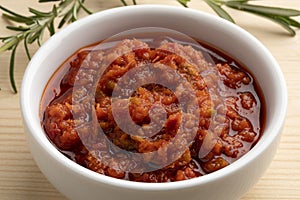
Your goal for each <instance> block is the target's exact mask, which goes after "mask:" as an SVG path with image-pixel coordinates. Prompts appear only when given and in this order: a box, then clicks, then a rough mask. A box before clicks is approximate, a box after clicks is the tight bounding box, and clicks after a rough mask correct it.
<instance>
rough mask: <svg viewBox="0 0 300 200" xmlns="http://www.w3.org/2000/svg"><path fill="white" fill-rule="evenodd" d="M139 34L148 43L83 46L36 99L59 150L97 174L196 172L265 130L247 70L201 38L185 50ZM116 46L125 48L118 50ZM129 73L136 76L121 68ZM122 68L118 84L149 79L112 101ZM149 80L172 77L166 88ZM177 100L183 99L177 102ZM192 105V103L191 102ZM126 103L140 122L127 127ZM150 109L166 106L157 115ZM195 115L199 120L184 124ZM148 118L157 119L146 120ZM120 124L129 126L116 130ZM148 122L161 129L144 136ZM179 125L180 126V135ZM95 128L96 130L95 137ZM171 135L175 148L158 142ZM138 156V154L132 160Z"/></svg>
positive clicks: (240, 151)
mask: <svg viewBox="0 0 300 200" xmlns="http://www.w3.org/2000/svg"><path fill="white" fill-rule="evenodd" d="M145 41H149V40H147V38H146V39H145V40H142V39H141V40H135V39H132V40H122V41H119V42H118V43H116V44H115V45H114V46H113V47H112V48H110V49H107V50H99V49H98V50H97V49H94V47H96V45H97V44H94V45H91V46H88V47H84V48H82V49H80V50H78V51H77V52H75V53H74V54H73V55H72V56H71V57H70V58H68V59H67V60H66V61H65V62H64V63H63V64H62V66H61V67H60V68H59V69H58V70H57V72H56V73H55V74H54V75H53V76H52V78H51V79H50V81H49V83H48V85H47V87H46V89H45V92H44V96H43V98H42V101H41V118H42V122H41V123H42V126H43V128H44V130H45V132H46V134H47V136H48V137H49V139H50V140H51V141H52V142H53V144H54V145H55V146H56V147H57V148H58V150H59V151H61V152H62V153H63V154H65V155H66V156H67V157H68V158H70V159H71V160H73V161H74V162H76V163H78V164H80V165H82V166H84V167H86V168H88V169H90V170H93V171H95V172H98V173H100V174H105V175H107V176H111V177H115V178H119V179H126V180H132V181H140V182H170V181H180V180H185V179H190V178H194V177H199V176H202V175H205V174H208V173H212V172H214V171H217V170H219V169H221V168H223V167H226V166H227V165H229V164H231V163H232V162H234V161H236V160H237V159H239V158H240V157H241V156H243V155H244V154H245V153H247V152H248V151H249V150H250V149H251V148H252V147H253V146H254V145H255V144H256V143H257V141H258V140H259V138H260V136H261V134H262V132H263V124H264V119H265V116H264V113H265V112H264V109H265V106H264V101H263V96H262V93H261V92H260V89H259V87H258V84H257V83H256V81H255V78H254V77H253V76H252V75H251V73H250V72H249V71H247V70H246V67H244V66H242V64H241V63H239V62H238V61H237V60H234V59H233V58H231V57H230V56H228V55H226V54H225V53H223V52H221V51H219V50H217V49H216V48H214V47H211V46H209V45H206V44H204V43H202V42H199V46H196V47H195V46H193V47H191V46H188V45H186V44H184V43H180V41H174V40H172V39H170V38H169V39H168V40H159V42H157V41H155V42H156V43H157V44H158V45H157V46H158V47H157V48H150V47H149V42H148V43H147V42H145ZM152 42H153V40H152ZM124 49H129V50H130V49H133V51H126V52H127V53H126V54H123V53H122V52H125V50H124ZM120 52H121V53H120ZM112 58H113V59H112ZM104 63H108V64H107V66H106V65H104ZM215 63H216V64H215ZM103 66H105V67H103ZM147 66H151V67H152V68H151V67H149V68H147ZM139 67H140V68H141V71H139ZM169 69H170V73H169ZM130 70H137V72H138V73H137V74H134V75H133V74H131V75H130V74H129V75H128V72H129V71H130ZM143 70H144V71H143ZM147 70H148V71H147ZM151 70H154V71H155V72H156V73H154V71H151ZM99 71H100V72H101V73H102V74H101V76H100V75H99ZM172 71H175V74H172V73H171V72H172ZM146 72H147V73H148V72H149V73H148V75H147V73H146ZM126 73H127V74H126ZM151 73H154V74H153V76H152V75H151ZM149 74H150V75H149ZM125 75H128V77H129V78H128V77H127V79H126V78H124V79H123V80H122V81H124V83H126V84H127V85H128V84H130V83H131V82H134V81H137V82H138V81H141V82H143V80H146V79H147V80H150V82H149V83H147V84H142V85H140V86H139V87H137V88H135V89H134V90H133V91H131V93H130V94H129V98H128V99H122V98H120V99H117V100H116V101H115V103H116V104H114V103H112V96H113V94H114V93H113V92H114V90H115V89H116V85H118V83H119V81H120V80H121V79H122V77H124V76H125ZM130 77H131V78H130ZM178 77H181V78H180V79H179V78H178ZM182 80H184V81H186V82H187V83H188V84H189V85H190V86H189V87H190V89H192V91H193V92H192V93H193V95H194V96H193V95H192V96H191V97H193V98H190V99H189V97H188V96H189V95H190V94H189V93H190V91H189V90H188V88H187V87H183V86H184V84H185V83H183V85H180V84H181V82H180V81H182ZM126 81H127V82H126ZM157 81H158V82H159V81H160V82H163V83H166V85H168V84H171V85H172V82H180V84H177V85H176V84H174V88H168V87H166V85H163V84H159V83H160V82H159V83H158V82H157ZM119 89H120V88H119ZM122 90H123V91H125V89H124V88H121V89H120V91H122ZM174 91H175V92H174ZM119 96H120V95H119ZM184 100H186V101H187V102H188V103H186V104H185V105H184V106H182V105H181V104H180V103H181V101H184ZM190 102H191V103H190ZM195 102H196V105H197V106H198V108H197V109H196V108H195V109H194V107H192V104H193V106H194V105H195ZM124 105H127V106H128V107H126V106H124ZM113 106H115V107H114V108H113ZM124 107H125V109H124ZM126 109H128V112H129V114H130V118H131V120H132V121H133V122H134V124H135V125H137V126H139V127H142V129H133V128H132V127H131V126H129V125H128V124H129V122H128V120H129V119H128V116H127V115H126V114H124V113H125V111H126ZM155 109H158V110H159V109H163V110H164V112H165V115H164V116H165V118H164V120H163V121H162V119H163V118H162V117H161V116H160V115H159V114H158V115H157V114H155ZM153 110H154V114H153V115H152V116H150V115H151V112H152V111H153ZM190 110H192V111H190ZM196 111H197V112H196ZM113 112H115V113H117V115H118V116H119V118H120V119H121V120H120V121H119V122H118V121H117V120H116V118H115V115H114V113H113ZM149 113H150V114H149ZM191 113H198V115H197V116H196V117H195V116H193V115H192V114H191ZM193 119H196V120H197V123H198V125H197V126H194V125H193V124H192V123H190V122H192V121H193ZM155 121H156V122H158V123H157V124H154V125H153V124H151V123H152V122H155ZM122 123H123V124H122ZM126 124H127V125H128V126H127V128H128V130H123V129H122V126H123V127H124V126H125V128H126ZM149 124H151V125H153V126H158V125H161V127H160V128H159V129H158V130H157V131H156V132H155V133H153V132H151V131H150V133H152V134H151V135H147V134H148V133H147V130H148V129H149ZM120 126H121V127H120ZM195 127H196V129H195ZM180 128H182V130H184V131H183V132H182V133H183V134H181V135H179V136H178V134H177V133H178V131H179V130H180ZM101 130H102V132H103V133H104V137H103V135H102V136H101V134H99V131H101ZM192 130H195V135H192V134H191V132H192ZM130 131H132V132H130ZM176 135H177V136H176ZM174 138H177V139H174ZM173 139H174V141H175V142H174V144H175V145H173V146H171V147H170V148H164V147H166V146H167V145H168V144H169V143H170V142H171V141H173ZM186 140H190V142H188V143H187V142H185V141H186ZM175 147H176V148H175ZM120 149H121V150H122V151H121V150H120ZM124 152H128V154H127V153H124ZM151 152H156V153H154V154H151ZM177 152H181V153H180V154H178V153H177ZM139 154H140V155H143V156H141V157H137V158H133V157H134V156H135V155H139ZM177 154H178V155H177ZM175 155H176V156H177V157H176V156H175ZM166 160H167V161H166ZM170 160H171V161H172V162H169V161H170ZM159 166H161V167H159ZM137 168H138V169H137Z"/></svg>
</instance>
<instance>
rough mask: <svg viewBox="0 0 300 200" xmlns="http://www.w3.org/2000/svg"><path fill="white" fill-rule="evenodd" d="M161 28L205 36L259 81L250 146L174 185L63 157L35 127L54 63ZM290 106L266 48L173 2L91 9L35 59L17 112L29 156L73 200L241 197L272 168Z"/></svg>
mask: <svg viewBox="0 0 300 200" xmlns="http://www.w3.org/2000/svg"><path fill="white" fill-rule="evenodd" d="M144 26H149V27H164V28H169V29H173V30H177V31H179V32H182V33H185V34H187V35H189V36H192V37H194V38H197V39H199V40H202V41H206V42H208V43H210V44H212V45H214V46H216V47H218V48H220V49H222V50H224V51H225V52H227V53H228V54H230V55H232V56H233V57H235V58H237V59H239V60H240V61H241V62H242V63H244V64H245V65H246V66H247V67H248V68H249V69H250V71H251V72H252V73H253V75H254V76H255V77H256V79H257V81H258V82H259V84H260V86H261V88H262V91H263V94H264V96H265V100H266V112H267V113H266V121H265V131H264V134H263V136H262V137H261V139H260V140H259V142H258V143H257V144H256V145H255V146H254V148H253V149H252V150H251V151H250V152H248V153H247V154H246V155H244V156H243V157H242V158H240V159H239V160H238V161H236V162H234V163H233V164H231V165H229V166H227V167H225V168H223V169H221V170H219V171H216V172H214V173H211V174H209V175H205V176H203V177H199V178H194V179H191V180H186V181H180V182H172V183H137V182H131V181H125V180H118V179H115V178H111V177H107V176H104V175H100V174H97V173H95V172H92V171H90V170H88V169H86V168H84V167H81V166H79V165H78V164H76V163H74V162H73V161H71V160H69V159H68V158H67V157H65V156H64V155H62V154H61V153H60V152H59V151H58V150H57V149H56V148H55V147H54V146H53V145H52V144H51V143H50V142H49V140H48V139H47V137H46V135H45V133H44V132H43V129H42V128H41V124H40V116H39V102H40V100H41V96H42V94H43V90H44V88H45V86H46V84H47V82H48V80H49V78H50V77H51V75H52V74H53V73H54V72H55V70H56V69H57V67H59V66H60V64H61V63H62V62H63V61H64V60H65V59H66V58H68V57H69V56H70V55H71V54H72V53H74V52H75V51H76V50H78V49H79V48H80V47H83V46H85V45H88V44H91V43H94V42H97V41H100V40H103V39H106V38H108V37H109V36H112V35H114V34H116V33H119V32H121V31H125V30H128V29H131V28H137V27H144ZM286 109H287V89H286V86H285V80H284V77H283V75H282V72H281V70H280V67H279V66H278V64H277V63H276V61H275V60H274V58H273V57H272V55H271V54H270V53H269V51H268V50H267V49H266V48H265V47H264V46H263V45H262V44H261V43H260V42H259V41H258V40H257V39H255V38H254V37H253V36H252V35H250V34H249V33H248V32H246V31H244V30H243V29H241V28H239V27H238V26H236V25H234V24H232V23H229V22H227V21H225V20H223V19H220V18H218V17H215V16H212V15H209V14H206V13H202V12H200V11H196V10H192V9H185V8H180V7H170V6H158V5H147V6H133V7H122V8H116V9H111V10H106V11H103V12H99V13H96V14H94V15H91V16H88V17H86V18H84V19H81V20H79V21H77V22H75V23H73V24H71V25H69V26H68V27H66V28H64V29H63V30H61V31H60V32H58V33H57V34H55V35H54V36H53V37H51V38H50V39H49V40H48V41H47V42H46V43H45V44H44V45H43V46H42V47H41V48H40V49H39V50H38V52H37V53H36V54H35V56H34V57H33V58H32V60H31V62H30V64H29V65H28V68H27V69H26V72H25V75H24V79H23V83H22V88H21V111H22V116H23V119H24V125H25V129H26V132H27V136H28V141H29V146H30V149H31V153H32V155H33V157H34V159H35V161H36V163H37V165H38V166H39V168H40V169H41V171H42V172H43V173H44V174H45V176H46V177H47V178H48V179H49V181H50V182H51V183H52V184H53V185H54V186H55V187H56V188H57V189H58V190H59V191H60V192H61V193H63V194H64V195H65V196H67V197H68V198H70V199H78V200H82V199H88V200H93V199H97V200H99V199H104V200H106V199H110V200H117V199H123V200H138V199H143V200H152V199H159V200H166V199H172V200H196V199H197V200H199V199H205V200H212V199H226V200H232V199H238V198H240V197H241V196H242V195H243V194H244V193H245V192H246V191H247V190H249V189H250V188H251V187H252V186H253V185H254V184H255V183H256V182H257V181H258V180H259V178H260V177H261V176H262V174H263V173H264V171H265V170H266V169H267V167H268V166H269V164H270V162H271V160H272V158H273V156H274V154H275V152H276V148H277V146H278V143H279V139H280V132H281V130H282V127H283V124H284V119H285V113H286Z"/></svg>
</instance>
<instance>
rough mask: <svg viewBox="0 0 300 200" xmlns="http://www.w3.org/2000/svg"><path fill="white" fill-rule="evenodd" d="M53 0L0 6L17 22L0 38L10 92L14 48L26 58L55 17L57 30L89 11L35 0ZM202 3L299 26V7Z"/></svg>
mask: <svg viewBox="0 0 300 200" xmlns="http://www.w3.org/2000/svg"><path fill="white" fill-rule="evenodd" d="M56 1H58V2H59V3H58V4H55V5H54V6H53V8H52V10H51V11H49V12H42V11H39V10H36V9H33V8H29V12H30V13H31V16H24V15H20V14H18V13H15V12H13V11H11V10H9V9H7V8H4V7H2V6H1V5H0V10H2V11H3V16H4V17H5V18H6V19H8V20H10V21H12V22H14V23H17V24H19V25H18V26H7V29H10V30H12V31H16V32H17V33H16V34H14V35H11V36H7V37H0V40H1V41H2V43H3V45H2V46H1V47H0V53H1V52H4V51H8V50H11V57H10V64H9V69H10V70H9V78H10V83H11V86H12V89H13V91H14V92H17V87H16V84H15V80H14V62H15V54H16V50H17V47H18V45H19V44H20V42H21V41H23V43H24V48H25V52H26V55H27V57H28V59H30V58H31V54H30V52H29V48H28V45H30V44H32V43H34V42H37V44H38V45H39V46H40V45H41V44H42V40H43V36H44V33H45V31H48V32H49V35H50V36H51V35H53V34H54V33H55V32H56V30H55V26H54V21H55V20H60V21H59V23H58V26H57V28H58V29H59V28H61V27H62V26H64V25H65V24H66V23H71V22H74V21H76V20H77V18H78V16H77V14H78V12H79V11H80V10H81V9H82V10H84V11H85V12H86V13H87V14H91V13H92V12H91V11H89V10H88V9H87V8H86V7H85V5H84V1H85V0H39V2H40V3H43V2H56ZM120 1H121V3H122V4H123V5H124V6H127V5H129V4H128V3H127V1H126V0H120ZM190 1H191V0H177V2H179V3H180V4H181V5H182V6H184V7H188V3H189V2H190ZM131 2H132V4H133V5H137V1H136V0H131ZM204 2H206V3H207V4H208V5H209V6H210V7H211V8H212V9H213V10H214V12H216V14H217V15H219V16H220V17H222V18H224V19H227V20H228V21H231V22H233V23H234V19H233V18H232V17H231V16H230V14H229V13H228V12H227V11H226V10H225V9H224V7H228V8H232V9H236V10H239V11H244V12H249V13H252V14H255V15H258V16H260V17H264V18H266V19H269V20H271V21H273V22H275V23H277V24H279V25H281V26H282V27H283V28H284V29H285V30H286V31H288V33H289V34H290V35H292V36H294V35H295V34H296V32H295V30H294V29H293V28H300V23H299V22H298V21H297V20H295V19H292V17H295V16H300V10H295V9H287V8H280V7H270V6H261V5H255V4H253V3H250V2H255V0H204Z"/></svg>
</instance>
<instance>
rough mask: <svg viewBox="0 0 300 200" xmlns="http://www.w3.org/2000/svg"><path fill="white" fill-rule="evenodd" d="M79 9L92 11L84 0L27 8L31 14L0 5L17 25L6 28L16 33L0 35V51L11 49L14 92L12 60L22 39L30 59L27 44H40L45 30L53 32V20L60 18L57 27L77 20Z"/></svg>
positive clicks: (14, 87) (49, 0)
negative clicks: (47, 7) (46, 8)
mask: <svg viewBox="0 0 300 200" xmlns="http://www.w3.org/2000/svg"><path fill="white" fill-rule="evenodd" d="M51 1H57V0H39V2H51ZM80 9H83V10H84V11H85V12H86V13H88V14H91V13H92V12H90V11H89V10H88V9H87V8H86V7H85V6H84V0H62V1H60V3H59V4H58V5H54V6H53V8H52V10H51V11H50V12H42V11H38V10H36V9H33V8H29V12H30V13H31V16H24V15H20V14H18V13H15V12H13V11H11V10H9V9H7V8H4V7H3V6H1V5H0V10H2V11H3V17H5V18H6V19H8V20H10V21H12V22H15V23H17V24H18V26H7V29H9V30H12V31H16V32H17V33H16V34H14V35H11V36H7V37H0V40H1V41H2V43H3V45H2V46H1V47H0V53H1V52H4V51H8V50H11V58H10V64H9V78H10V83H11V86H12V89H13V91H14V92H15V93H16V92H17V87H16V84H15V79H14V65H15V63H14V62H15V53H16V50H17V47H18V45H19V44H20V42H21V41H22V40H23V42H24V47H25V51H26V55H27V57H28V59H30V58H31V54H30V52H29V48H28V45H30V44H32V43H34V42H37V44H38V45H39V46H41V44H42V40H43V36H44V33H45V31H46V30H47V31H48V32H49V35H50V36H51V35H53V34H54V33H55V31H56V30H55V27H54V20H56V19H61V20H60V22H59V25H58V28H61V27H62V26H63V25H64V24H65V23H66V22H68V23H69V22H73V21H75V20H77V13H78V12H79V10H80Z"/></svg>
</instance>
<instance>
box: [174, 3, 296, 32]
mask: <svg viewBox="0 0 300 200" xmlns="http://www.w3.org/2000/svg"><path fill="white" fill-rule="evenodd" d="M177 1H178V2H179V3H181V4H183V5H184V6H185V7H188V6H187V3H188V2H190V1H191V0H177ZM254 1H257V0H204V2H206V3H207V5H209V6H210V7H211V8H212V9H213V10H214V11H215V12H216V13H217V14H218V15H219V16H220V17H222V18H224V19H227V20H229V21H231V22H233V23H234V20H233V18H232V17H231V16H230V15H229V13H228V12H226V11H225V10H224V8H223V7H224V6H226V7H229V8H232V9H235V10H239V11H245V12H248V13H251V14H255V15H258V16H260V17H264V18H266V19H269V20H271V21H273V22H275V23H277V24H279V25H281V26H282V27H283V28H284V29H285V30H286V31H288V32H289V33H290V35H291V36H294V35H296V32H295V30H294V29H293V28H292V27H296V28H300V23H299V22H298V21H296V20H294V19H292V18H291V17H295V16H300V10H296V9H288V8H280V7H271V6H261V5H254V4H252V3H251V4H250V3H249V2H254Z"/></svg>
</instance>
